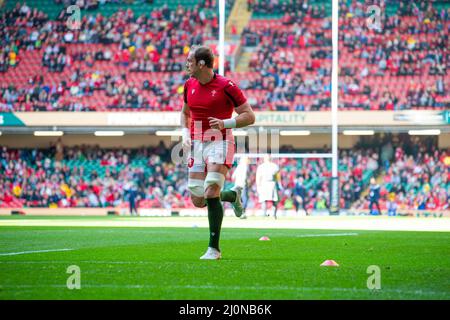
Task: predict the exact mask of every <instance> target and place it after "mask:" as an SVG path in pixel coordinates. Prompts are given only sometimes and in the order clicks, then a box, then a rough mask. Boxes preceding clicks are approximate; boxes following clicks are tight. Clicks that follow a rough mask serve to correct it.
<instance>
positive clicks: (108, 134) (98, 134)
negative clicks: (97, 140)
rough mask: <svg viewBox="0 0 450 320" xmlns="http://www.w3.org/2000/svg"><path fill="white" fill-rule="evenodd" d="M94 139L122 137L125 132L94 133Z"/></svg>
mask: <svg viewBox="0 0 450 320" xmlns="http://www.w3.org/2000/svg"><path fill="white" fill-rule="evenodd" d="M94 135H95V136H96V137H122V136H124V135H125V131H95V132H94Z"/></svg>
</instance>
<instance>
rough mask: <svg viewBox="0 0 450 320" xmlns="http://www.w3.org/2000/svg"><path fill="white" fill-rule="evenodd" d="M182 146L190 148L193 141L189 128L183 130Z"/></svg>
mask: <svg viewBox="0 0 450 320" xmlns="http://www.w3.org/2000/svg"><path fill="white" fill-rule="evenodd" d="M182 132H183V134H182V144H183V148H190V147H191V144H192V141H191V133H190V131H189V129H188V128H183V130H182Z"/></svg>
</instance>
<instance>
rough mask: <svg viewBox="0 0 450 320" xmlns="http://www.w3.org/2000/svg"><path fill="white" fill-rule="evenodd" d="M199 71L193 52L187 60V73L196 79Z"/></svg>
mask: <svg viewBox="0 0 450 320" xmlns="http://www.w3.org/2000/svg"><path fill="white" fill-rule="evenodd" d="M198 71H199V66H197V61H195V57H194V53H193V52H191V53H189V54H188V57H187V60H186V72H187V73H188V75H189V76H191V77H195V76H196V74H197V73H198Z"/></svg>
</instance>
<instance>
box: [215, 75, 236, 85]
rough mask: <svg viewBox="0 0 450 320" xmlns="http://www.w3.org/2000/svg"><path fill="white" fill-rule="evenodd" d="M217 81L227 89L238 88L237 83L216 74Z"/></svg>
mask: <svg viewBox="0 0 450 320" xmlns="http://www.w3.org/2000/svg"><path fill="white" fill-rule="evenodd" d="M216 79H217V80H218V81H219V82H220V83H221V84H222V85H223V86H224V87H225V88H229V87H237V84H236V82H234V81H233V80H232V79H230V78H227V77H224V76H221V75H220V74H216Z"/></svg>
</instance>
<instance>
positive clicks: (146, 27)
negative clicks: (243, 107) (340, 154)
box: [0, 0, 450, 111]
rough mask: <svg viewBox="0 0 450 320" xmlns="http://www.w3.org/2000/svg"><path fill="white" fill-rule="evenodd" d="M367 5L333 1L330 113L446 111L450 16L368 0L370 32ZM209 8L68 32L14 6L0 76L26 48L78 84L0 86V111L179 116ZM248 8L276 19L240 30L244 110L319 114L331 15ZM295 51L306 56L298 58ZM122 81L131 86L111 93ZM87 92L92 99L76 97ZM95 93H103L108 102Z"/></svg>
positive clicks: (128, 14) (90, 17) (165, 11)
mask: <svg viewBox="0 0 450 320" xmlns="http://www.w3.org/2000/svg"><path fill="white" fill-rule="evenodd" d="M110 2H114V3H122V2H123V1H121V0H118V1H79V0H78V1H72V0H69V1H59V2H58V3H63V4H64V7H67V6H69V5H71V4H77V5H79V6H81V7H82V8H84V9H96V8H97V7H100V8H101V7H102V6H106V5H108V4H109V3H110ZM227 4H228V6H229V8H230V5H232V4H229V3H228V2H227ZM368 5H369V2H368V1H366V2H360V1H347V2H341V4H340V30H341V32H340V43H341V44H342V48H341V54H340V57H341V61H340V66H341V67H340V69H341V77H340V95H341V98H340V107H341V108H344V109H346V108H356V109H362V110H403V109H411V108H418V107H427V108H446V107H448V106H449V103H450V101H449V100H448V88H447V87H448V82H447V81H446V78H447V77H446V75H447V69H448V66H449V63H450V59H449V53H448V31H449V28H450V24H449V16H450V11H449V10H450V9H445V8H442V9H440V10H437V9H435V8H434V6H433V2H427V1H420V2H418V3H413V2H408V3H405V2H399V7H398V10H397V12H396V13H395V14H393V15H389V16H387V15H385V14H384V12H386V11H389V10H387V8H386V6H387V5H388V6H391V5H392V4H391V3H388V4H387V5H386V3H385V2H384V1H379V6H380V7H381V9H382V10H381V12H383V14H382V15H381V20H380V21H381V23H380V26H379V27H377V28H375V29H372V30H370V29H368V28H366V23H367V21H366V18H367V17H366V15H367V13H366V10H365V8H366V7H367V6H368ZM216 7H217V1H209V0H207V1H199V2H198V5H197V6H195V7H194V8H186V7H183V6H182V5H179V6H178V7H177V8H176V9H171V8H169V7H168V6H167V5H164V6H162V7H160V8H156V9H155V10H153V11H151V12H149V13H148V14H143V15H138V14H136V13H135V12H134V11H132V10H131V9H120V10H118V11H117V12H116V13H114V14H112V15H111V16H109V17H105V16H103V15H101V14H98V13H97V12H98V11H96V12H91V13H90V12H89V10H87V14H86V15H83V17H82V19H81V21H80V26H79V27H80V28H79V29H78V30H71V29H69V28H67V26H66V22H67V19H68V16H69V15H70V13H68V12H67V11H66V10H61V12H60V14H59V15H58V17H57V18H56V19H55V20H50V19H49V17H48V16H47V15H46V14H45V13H43V12H41V11H39V10H37V9H34V8H30V7H29V6H28V5H27V4H26V3H23V4H21V3H17V5H16V7H15V8H13V9H12V10H9V11H6V12H4V13H2V15H1V16H0V25H2V26H3V28H0V43H1V48H0V72H3V73H6V74H8V71H9V70H10V69H11V68H17V66H19V65H20V64H21V63H22V62H23V61H22V58H23V55H24V52H26V51H33V52H34V51H36V52H38V53H39V61H40V64H41V66H42V67H44V68H45V70H48V72H50V73H56V74H61V73H63V72H64V71H67V70H69V71H70V72H69V73H70V74H73V73H78V74H82V75H83V81H80V83H79V84H78V83H75V84H74V83H73V79H69V78H68V77H67V75H66V73H64V76H59V77H56V78H51V79H52V80H49V76H48V74H47V73H45V72H43V74H44V77H43V80H44V82H42V83H40V84H36V82H34V83H32V82H31V81H28V83H26V84H25V83H24V84H23V85H22V84H20V85H18V84H15V86H9V85H8V84H7V83H3V81H2V84H1V85H0V111H14V110H16V111H31V110H34V111H55V110H64V111H91V110H93V111H95V110H108V109H111V110H115V109H121V110H122V109H123V110H167V111H171V110H178V109H179V102H180V97H181V95H182V83H183V82H184V80H185V78H184V77H185V75H184V73H183V66H184V63H185V55H186V53H187V52H188V50H189V47H190V46H191V45H192V44H198V43H205V42H207V41H208V40H216V39H217V38H218V17H217V14H215V11H216V10H215V9H216ZM248 8H249V9H250V10H252V11H253V12H256V13H261V14H262V15H264V14H269V15H270V14H273V13H276V14H280V18H279V19H277V20H274V21H278V22H279V23H280V25H279V27H276V28H274V27H273V26H272V25H268V26H261V24H253V21H254V22H256V20H252V21H251V22H250V24H249V26H248V27H246V28H244V30H243V32H242V35H241V45H242V46H244V47H254V50H255V51H254V53H253V55H252V59H251V60H250V61H249V71H250V73H254V74H257V76H256V77H254V76H252V77H247V76H246V73H243V74H241V75H239V77H238V78H239V79H240V80H241V81H240V82H241V83H240V85H241V86H242V87H243V88H244V89H246V90H249V91H248V96H249V98H250V101H251V102H252V103H253V104H254V105H255V109H257V110H278V111H309V110H313V111H314V110H327V109H328V108H330V103H331V100H330V90H331V85H330V70H331V18H330V17H329V16H327V12H326V10H325V8H324V7H323V6H322V5H320V4H319V5H317V4H316V5H315V4H313V3H312V2H310V1H307V0H301V1H290V2H285V1H249V4H248ZM391 11H392V10H391ZM83 45H84V46H83ZM80 46H81V47H80ZM305 52H307V56H301V55H302V54H304V53H305ZM300 57H301V58H300ZM300 60H302V61H303V62H305V61H306V62H305V63H300ZM227 62H228V61H227ZM106 66H109V68H106ZM357 66H360V67H357ZM78 69H79V70H78ZM226 70H230V64H229V62H228V63H227V64H226ZM27 72H30V74H29V75H27V76H29V78H33V77H36V74H31V72H35V71H27ZM134 73H137V74H138V75H139V81H138V82H136V81H133V82H132V83H130V81H129V80H128V79H130V77H129V76H128V75H132V74H134ZM141 74H143V75H142V76H141ZM155 75H157V76H155ZM413 76H416V77H417V78H415V79H411V78H410V77H413ZM55 79H56V80H55ZM376 79H379V80H376ZM418 79H419V80H418ZM422 80H424V81H422ZM374 81H376V82H377V83H376V84H374ZM122 82H123V83H124V84H123V85H124V86H127V87H129V88H131V89H127V90H122V89H119V87H120V86H121V85H122ZM167 85H169V87H168V86H167ZM72 86H74V87H75V88H72ZM404 87H407V90H403V88H404ZM400 89H402V90H400ZM30 92H32V94H30ZM55 93H56V94H55ZM28 96H32V97H34V98H27V97H28ZM92 96H93V97H94V98H95V99H92V100H89V99H88V100H85V99H82V98H83V97H92ZM104 96H107V97H112V96H114V99H113V100H114V101H110V99H103V97H104ZM72 98H74V99H72ZM98 101H100V102H102V103H101V104H100V105H99V104H98V103H97V102H98Z"/></svg>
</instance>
